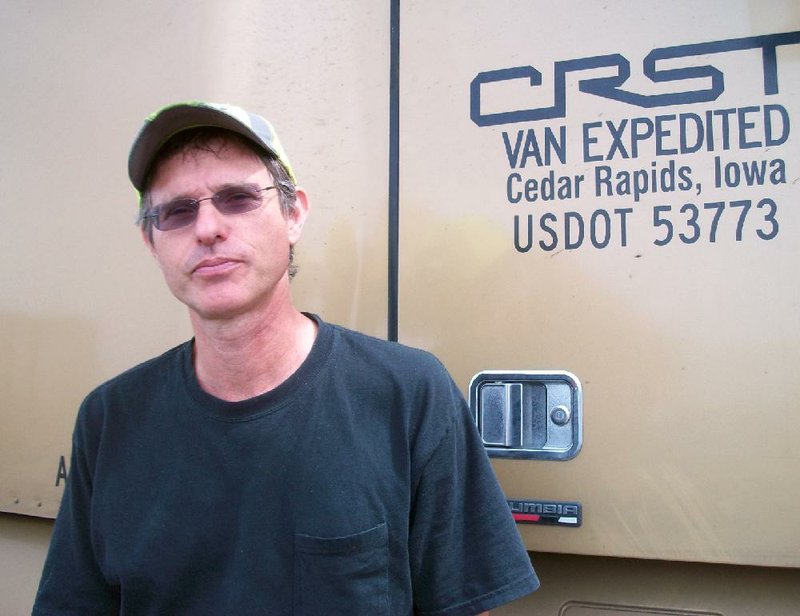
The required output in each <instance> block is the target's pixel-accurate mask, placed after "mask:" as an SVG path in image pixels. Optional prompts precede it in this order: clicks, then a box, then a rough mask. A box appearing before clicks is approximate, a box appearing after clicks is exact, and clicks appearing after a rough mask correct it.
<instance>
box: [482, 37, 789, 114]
mask: <svg viewBox="0 0 800 616" xmlns="http://www.w3.org/2000/svg"><path fill="white" fill-rule="evenodd" d="M797 43H800V32H786V33H782V34H768V35H764V36H751V37H746V38H740V39H728V40H724V41H712V42H708V43H694V44H691V45H677V46H674V47H661V48H658V49H653V50H652V51H651V52H650V53H649V54H647V56H646V57H645V58H644V61H643V73H644V75H645V76H646V77H648V78H649V79H650V80H651V81H653V82H654V83H664V82H680V81H685V80H693V79H698V78H707V79H708V82H707V83H708V86H707V87H704V88H700V89H696V90H686V91H683V92H669V93H666V94H640V93H638V92H631V91H630V90H625V89H623V87H622V86H623V84H624V83H625V82H626V81H627V80H628V77H630V74H631V69H630V62H629V61H628V59H627V58H625V56H623V55H622V54H618V53H617V54H610V55H605V56H593V57H589V58H579V59H576V60H564V61H560V62H556V63H555V65H554V84H555V85H554V89H555V92H554V103H555V104H554V105H553V106H552V107H541V108H538V109H518V110H512V111H503V112H498V113H483V111H482V110H481V93H482V88H483V86H485V85H487V84H492V83H497V82H502V81H511V80H515V79H527V80H528V81H529V83H530V85H531V86H540V85H541V84H542V74H541V72H539V71H538V70H536V69H535V68H534V67H532V66H519V67H516V68H504V69H499V70H494V71H487V72H483V73H478V75H477V76H476V77H475V79H473V80H472V84H471V85H470V116H471V117H472V121H473V122H475V124H477V125H478V126H496V125H498V124H514V123H517V122H533V121H537V120H548V119H552V118H563V117H565V115H566V75H567V73H570V72H577V71H587V70H593V69H601V68H608V67H612V68H613V67H616V69H617V74H616V75H613V76H611V77H595V78H591V79H580V80H579V81H578V89H579V90H580V91H581V92H584V93H586V94H594V95H595V96H601V97H603V98H608V99H611V100H615V101H620V102H622V103H628V104H630V105H636V106H637V107H646V108H653V107H662V106H666V105H688V104H691V103H701V102H707V101H713V100H716V99H717V98H718V97H719V95H720V94H722V92H724V90H725V78H724V75H723V73H722V71H720V70H719V69H718V68H716V67H714V66H711V65H710V64H706V65H703V66H691V67H683V68H672V69H658V68H656V63H657V62H658V61H660V60H669V59H674V58H686V57H692V56H707V55H710V54H717V53H727V52H732V51H742V50H747V49H760V50H761V56H762V64H763V78H764V94H768V95H770V94H777V93H778V65H777V54H776V49H777V47H779V46H781V45H795V44H797Z"/></svg>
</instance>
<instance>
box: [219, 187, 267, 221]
mask: <svg viewBox="0 0 800 616" xmlns="http://www.w3.org/2000/svg"><path fill="white" fill-rule="evenodd" d="M213 201H214V205H215V206H216V207H217V209H218V210H219V211H220V212H222V213H223V214H243V213H244V212H249V211H251V210H254V209H256V208H257V207H258V206H260V205H261V192H260V191H259V190H258V187H257V186H253V187H249V186H237V187H235V188H230V189H226V190H222V191H220V192H218V193H217V194H216V195H214V198H213Z"/></svg>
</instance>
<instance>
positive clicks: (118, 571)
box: [33, 319, 538, 616]
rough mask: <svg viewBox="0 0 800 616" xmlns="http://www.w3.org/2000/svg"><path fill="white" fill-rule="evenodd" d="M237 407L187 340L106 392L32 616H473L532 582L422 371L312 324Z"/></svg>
mask: <svg viewBox="0 0 800 616" xmlns="http://www.w3.org/2000/svg"><path fill="white" fill-rule="evenodd" d="M317 321H318V324H319V332H318V336H317V339H316V341H315V343H314V346H313V348H312V350H311V353H310V354H309V356H308V358H307V359H306V361H305V362H304V363H303V365H302V366H301V367H300V368H299V369H298V370H297V372H295V373H294V374H293V375H292V376H291V377H290V378H289V379H288V380H287V381H285V382H284V383H283V384H281V385H280V386H278V387H277V388H275V389H274V390H272V391H270V392H268V393H266V394H263V395H261V396H258V397H256V398H252V399H249V400H245V401H242V402H225V401H223V400H220V399H218V398H215V397H213V396H211V395H209V394H207V393H206V392H204V391H203V390H202V389H201V388H200V386H199V384H198V382H197V379H196V377H195V374H194V369H193V366H192V342H187V343H185V344H183V345H181V346H179V347H176V348H175V349H172V350H171V351H168V352H167V353H165V354H164V355H162V356H160V357H158V358H156V359H153V360H151V361H149V362H146V363H144V364H142V365H140V366H137V367H136V368H133V369H132V370H130V371H128V372H126V373H123V374H122V375H120V376H118V377H117V378H115V379H113V380H111V381H109V382H107V383H105V384H104V385H102V386H100V387H99V388H98V389H96V390H95V391H94V392H92V393H91V394H90V395H89V396H88V397H87V398H86V400H85V401H84V403H83V405H82V407H81V410H80V413H79V415H78V419H77V423H76V428H75V433H74V438H73V458H72V464H71V468H70V472H69V477H68V481H67V487H66V491H65V493H64V498H63V501H62V505H61V510H60V512H59V515H58V519H57V521H56V525H55V528H54V532H53V538H52V541H51V546H50V552H49V554H48V557H47V561H46V563H45V568H44V572H43V574H42V581H41V584H40V588H39V593H38V595H37V600H36V606H35V607H34V612H33V613H34V615H36V616H45V615H48V614H80V615H81V616H86V615H90V614H118V613H122V614H125V615H139V614H152V615H156V614H158V615H167V614H168V615H171V616H173V615H179V614H191V615H204V614H214V615H217V614H218V615H234V614H235V615H237V616H239V615H245V614H270V615H281V614H301V615H302V614H313V615H314V616H318V615H322V614H348V615H353V614H365V615H370V616H375V615H381V614H393V615H394V614H398V615H408V614H413V613H418V614H430V615H433V614H436V615H443V616H444V615H447V616H451V615H452V616H455V615H462V614H464V615H467V614H474V613H477V612H480V611H483V610H487V609H491V608H492V607H496V606H498V605H501V604H503V603H506V602H508V601H511V600H513V599H515V598H517V597H519V596H521V595H523V594H526V593H528V592H530V591H532V590H534V589H535V588H536V587H537V586H538V580H537V579H536V575H535V574H534V572H533V569H532V568H531V565H530V561H529V558H528V556H527V554H526V552H525V550H524V547H523V545H522V542H521V541H520V538H519V535H518V533H517V530H516V528H515V525H514V522H513V520H512V518H511V516H510V512H509V510H508V507H507V505H506V502H505V499H504V497H503V495H502V493H501V491H500V488H499V486H498V484H497V481H496V479H495V477H494V475H493V473H492V470H491V467H490V465H489V462H488V459H487V458H486V454H485V453H484V451H483V447H482V444H481V443H480V440H479V437H478V436H477V433H476V431H475V428H474V425H473V423H472V420H471V416H470V414H469V410H468V409H467V407H466V404H465V402H464V400H463V398H462V396H461V394H460V393H459V391H458V389H457V388H456V386H455V384H454V383H453V382H452V380H451V379H450V377H449V375H448V374H447V372H446V371H445V370H444V368H443V367H442V366H441V364H440V363H439V362H438V361H437V360H436V359H435V358H434V357H433V356H431V355H430V354H428V353H425V352H422V351H418V350H414V349H410V348H408V347H404V346H402V345H399V344H394V343H388V342H385V341H381V340H377V339H374V338H370V337H368V336H364V335H362V334H358V333H355V332H352V331H349V330H346V329H344V328H341V327H337V326H333V325H329V324H327V323H324V322H322V321H320V320H319V319H317Z"/></svg>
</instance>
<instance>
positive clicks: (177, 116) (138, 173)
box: [128, 101, 297, 193]
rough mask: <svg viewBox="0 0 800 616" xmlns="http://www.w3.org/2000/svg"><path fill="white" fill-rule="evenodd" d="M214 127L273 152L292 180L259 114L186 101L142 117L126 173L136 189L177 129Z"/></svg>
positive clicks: (272, 134)
mask: <svg viewBox="0 0 800 616" xmlns="http://www.w3.org/2000/svg"><path fill="white" fill-rule="evenodd" d="M205 126H209V127H216V128H223V129H225V130H229V131H232V132H234V133H238V134H239V135H242V136H243V137H246V138H247V139H249V140H250V141H252V142H253V143H254V144H255V145H257V146H258V147H259V148H261V149H264V150H266V151H267V152H268V153H270V154H272V155H273V156H275V157H276V158H277V159H278V160H279V161H280V162H281V164H282V165H283V166H284V167H285V168H286V171H287V172H288V173H289V176H290V177H291V178H292V181H294V182H296V181H297V180H296V178H295V176H294V171H293V170H292V166H291V164H290V163H289V158H288V157H287V156H286V151H285V150H284V149H283V146H282V145H281V142H280V140H279V139H278V135H277V134H276V133H275V129H274V128H272V125H271V124H270V123H269V122H268V121H267V120H265V119H264V118H262V117H261V116H259V115H256V114H254V113H250V112H249V111H245V110H244V109H242V108H241V107H235V106H233V105H221V104H218V103H204V102H202V101H188V102H185V103H177V104H175V105H169V106H167V107H162V108H161V109H159V110H158V111H156V112H155V113H153V114H151V115H150V116H148V117H147V119H146V120H145V121H144V126H142V128H141V130H140V131H139V134H138V135H137V136H136V139H135V140H134V142H133V146H132V147H131V153H130V155H129V157H128V176H129V177H130V179H131V182H132V183H133V185H134V187H135V188H136V190H138V191H139V192H140V193H141V192H142V190H144V182H145V179H146V178H147V172H148V171H149V170H150V165H151V164H152V163H153V160H154V159H155V157H156V155H157V154H158V152H159V150H160V149H161V148H162V147H163V146H164V144H165V143H166V142H167V141H169V140H170V139H171V138H172V137H173V136H175V135H176V134H177V133H179V132H181V131H184V130H187V129H190V128H200V127H205Z"/></svg>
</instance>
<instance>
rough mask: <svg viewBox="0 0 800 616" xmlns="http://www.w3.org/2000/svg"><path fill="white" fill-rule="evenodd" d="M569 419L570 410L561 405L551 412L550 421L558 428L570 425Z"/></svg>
mask: <svg viewBox="0 0 800 616" xmlns="http://www.w3.org/2000/svg"><path fill="white" fill-rule="evenodd" d="M569 417H570V412H569V409H568V408H567V407H566V406H564V405H561V404H560V405H558V406H557V407H555V408H554V409H553V410H552V411H550V419H551V420H552V422H553V423H554V424H556V425H557V426H566V425H567V424H568V423H569Z"/></svg>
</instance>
